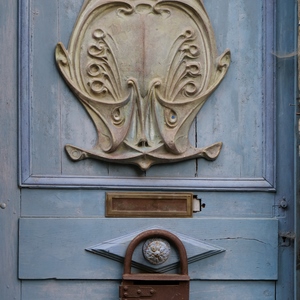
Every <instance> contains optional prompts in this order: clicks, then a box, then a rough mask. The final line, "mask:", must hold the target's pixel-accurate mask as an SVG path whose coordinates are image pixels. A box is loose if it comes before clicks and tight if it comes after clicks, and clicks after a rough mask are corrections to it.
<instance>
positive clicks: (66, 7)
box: [0, 0, 297, 300]
mask: <svg viewBox="0 0 300 300" xmlns="http://www.w3.org/2000/svg"><path fill="white" fill-rule="evenodd" d="M96 2H97V0H92V1H83V0H82V1H70V0H56V1H49V0H22V1H19V5H18V7H17V1H15V0H13V1H12V0H4V1H2V3H1V4H0V15H1V18H0V24H1V28H2V29H3V30H1V31H0V37H1V41H4V42H3V43H2V46H1V47H0V55H1V60H0V79H1V81H0V82H1V96H0V97H1V100H2V104H3V107H4V108H3V109H2V110H1V111H0V114H1V119H0V123H1V130H0V136H1V143H0V153H1V154H2V155H1V157H2V160H1V161H0V166H1V170H2V172H1V173H2V176H1V182H0V184H1V190H0V195H1V197H0V207H1V209H0V225H1V228H4V230H1V232H0V237H1V244H0V245H1V246H0V248H1V253H3V255H1V259H0V262H1V266H2V267H1V268H0V270H1V271H0V275H1V278H3V279H1V280H0V287H1V289H0V298H1V299H5V300H9V299H19V300H21V299H22V300H32V299H38V300H40V299H41V300H44V299H45V300H46V299H47V300H49V299H53V300H54V299H55V300H57V299H64V300H68V299H70V300H71V299H72V300H74V299H76V300H77V299H78V300H79V299H80V300H81V299H106V300H107V299H111V300H113V299H118V297H119V285H120V282H121V278H122V272H123V264H122V257H123V256H122V255H123V254H122V253H121V252H122V249H123V248H122V247H123V246H124V245H127V244H128V242H129V240H130V239H132V238H133V237H134V236H135V235H137V234H138V233H139V232H141V231H144V230H147V229H148V228H154V227H155V228H162V229H165V230H168V231H172V232H174V233H175V234H176V235H177V236H178V237H179V238H180V239H181V240H183V242H184V243H185V246H186V248H187V252H188V258H189V276H190V278H191V283H190V299H192V300H198V299H222V300H223V299H229V300H233V299H241V298H245V299H253V300H258V299H284V300H286V299H296V292H295V290H296V285H295V284H294V275H295V274H294V273H295V271H294V270H295V263H294V255H295V249H294V237H295V230H294V212H295V204H296V201H295V196H294V194H295V193H294V191H295V178H294V174H295V172H294V153H295V124H296V113H295V110H296V108H295V106H293V105H294V104H295V103H296V92H295V91H296V83H295V82H296V58H295V55H294V53H295V51H296V35H297V18H296V12H297V11H296V1H293V0H291V1H284V0H279V1H273V0H272V1H268V0H260V1H249V0H239V1H231V0H222V1H219V0H203V1H200V0H199V1H195V0H182V1H169V2H167V1H157V7H159V5H161V7H160V8H159V9H158V8H157V7H155V5H154V4H153V1H151V0H145V1H137V0H128V1H126V0H124V1H123V0H122V1H109V2H110V3H111V5H109V8H108V9H107V10H105V13H107V11H108V13H107V15H105V14H104V13H102V11H101V10H100V11H101V14H102V15H101V16H102V17H101V22H102V21H103V24H109V25H107V30H108V36H110V37H111V39H112V40H113V39H114V38H115V37H116V36H122V37H123V40H122V41H123V42H124V41H125V42H124V45H125V46H124V47H128V48H126V49H124V48H121V47H119V48H118V47H116V49H117V50H118V51H119V53H120V54H119V58H120V57H121V58H122V59H121V60H120V62H119V63H120V64H121V65H122V66H123V67H124V69H126V70H130V66H129V63H128V61H127V59H129V58H128V57H129V56H130V55H131V54H132V56H133V57H135V56H136V57H138V53H140V52H139V49H140V47H142V46H141V45H140V44H139V43H138V40H137V42H136V43H130V44H128V45H127V44H126V40H129V41H130V40H134V38H135V36H138V35H139V30H140V29H141V28H138V27H137V29H136V31H135V32H133V31H132V30H131V31H130V30H127V29H128V28H127V27H122V26H121V25H120V24H123V23H122V22H121V21H120V23H118V21H116V22H115V21H111V17H112V16H113V15H115V16H116V18H127V17H132V18H133V19H134V20H135V21H134V22H136V24H141V23H138V22H140V20H143V22H144V23H142V24H148V25H147V26H148V27H147V30H148V29H149V32H150V31H151V30H154V29H155V30H156V29H157V32H156V33H155V35H154V34H153V35H151V34H150V35H151V37H152V41H157V44H158V45H159V43H161V42H162V41H163V40H167V39H168V38H169V36H172V34H173V32H175V31H176V30H175V29H176V28H177V27H178V26H179V25H180V26H181V23H180V24H179V25H178V24H177V23H176V24H175V21H174V26H173V27H172V28H173V29H172V30H171V29H170V33H168V32H164V34H165V35H166V38H165V37H164V35H162V36H160V33H159V28H161V27H159V25H158V23H159V22H165V20H172V18H173V17H174V15H175V17H178V18H183V17H182V16H181V15H180V13H179V12H178V11H179V8H181V7H185V8H186V7H188V9H186V11H185V16H188V20H189V19H190V18H191V19H193V16H194V14H195V12H194V10H191V9H190V7H194V6H197V5H198V6H199V7H202V4H203V7H204V9H205V11H206V13H207V16H208V17H209V20H210V21H209V22H210V24H211V28H212V31H213V33H214V38H215V41H216V45H215V46H216V49H215V50H216V52H217V53H218V55H220V54H221V53H222V52H223V51H224V50H225V49H230V53H231V63H230V67H229V69H228V71H227V73H226V75H225V76H224V79H223V80H222V82H220V84H219V86H218V87H217V88H216V90H215V91H214V92H213V93H212V94H211V95H210V96H209V98H208V99H207V101H206V103H205V104H204V105H203V107H202V108H201V110H200V111H199V113H198V114H197V115H195V120H194V122H193V124H192V125H191V128H190V130H189V131H188V140H189V142H190V143H191V145H192V146H193V147H195V148H197V149H198V148H203V147H206V146H208V145H214V144H216V143H219V142H222V149H221V151H220V154H219V155H218V157H217V158H216V159H215V160H213V161H211V160H205V159H202V158H199V157H196V156H193V157H191V158H190V159H189V160H183V159H180V161H178V162H177V161H176V159H175V161H172V162H171V163H163V164H155V165H153V166H151V167H150V168H140V167H139V166H136V165H135V164H130V162H132V161H133V160H132V159H131V160H128V161H125V162H124V161H121V163H120V162H118V161H114V160H113V159H100V160H98V159H94V158H95V155H90V156H92V158H91V159H84V160H79V161H76V162H74V161H73V160H72V159H70V155H69V154H70V153H69V154H68V153H67V152H66V151H65V145H76V147H78V148H80V149H92V148H93V147H94V145H95V144H96V143H97V137H98V133H99V130H98V128H97V126H96V127H95V126H94V124H93V121H94V119H93V117H94V111H93V110H92V108H91V106H89V105H88V104H86V103H87V102H84V105H82V103H80V101H78V99H77V98H76V95H75V94H76V93H75V94H74V93H72V87H71V89H70V88H69V87H68V85H67V84H66V83H65V81H64V79H63V77H62V76H61V75H60V73H59V70H58V69H59V68H57V66H56V62H55V57H54V56H55V55H54V52H55V47H56V45H57V43H58V42H61V43H62V44H64V45H65V46H66V48H68V46H67V45H68V43H69V40H70V38H71V37H72V32H73V28H74V25H75V24H76V20H77V18H78V16H79V15H80V12H82V11H84V9H85V8H87V7H89V5H92V4H93V3H96ZM98 2H101V5H102V3H105V1H104V0H103V1H102V0H100V1H98ZM114 5H115V6H120V8H118V9H116V10H115V11H114V10H113V8H112V7H114ZM133 6H134V7H135V9H134V10H130V9H129V7H133ZM101 7H102V6H101ZM153 7H154V8H153ZM170 7H171V8H170ZM177 10H178V11H177ZM191 11H193V13H191ZM176 14H177V15H176ZM91 15H92V14H91ZM92 16H94V15H92ZM155 18H157V19H155ZM175 19H176V18H175ZM78 20H79V21H80V20H81V19H80V18H79V19H78ZM153 20H154V21H155V22H154V21H153ZM79 21H77V22H79ZM101 22H100V24H101V25H102V23H101ZM166 22H167V21H166ZM172 22H173V21H172ZM189 22H190V21H186V23H184V22H183V23H184V24H183V25H182V28H183V29H184V26H190V24H194V23H189ZM172 24H173V23H172ZM201 24H202V23H201ZM180 26H179V27H180ZM179 27H178V28H179ZM199 27H200V25H199ZM17 28H18V35H17ZM153 28H154V29H153ZM197 28H198V27H197ZM87 30H88V29H87ZM147 30H146V31H145V32H148V31H147ZM151 32H152V31H151ZM176 32H177V31H176ZM176 32H175V33H174V36H175V35H176ZM94 36H95V35H94ZM96 37H97V35H96ZM144 41H146V42H147V39H146V38H145V39H144ZM196 41H197V40H196ZM77 42H78V43H79V42H80V39H78V40H77V41H76V43H77ZM70 44H72V43H70ZM70 44H69V46H70V47H71V46H72V45H70ZM116 44H117V43H116ZM17 46H18V48H17ZM151 46H152V47H150V46H149V47H147V43H146V44H145V45H143V47H145V48H147V55H148V57H150V63H149V61H148V65H147V64H144V68H145V70H147V68H149V74H150V75H149V74H148V75H149V76H148V75H147V76H148V77H147V76H145V78H146V79H147V80H148V79H149V78H150V79H151V76H152V75H153V74H152V73H153V72H154V71H152V69H151V62H152V61H153V62H155V63H157V64H158V63H159V62H160V60H159V58H158V56H159V55H161V56H163V55H164V51H160V50H157V49H156V44H155V43H154V44H151ZM74 47H75V48H76V45H74ZM158 47H159V46H158ZM203 47H204V46H203ZM131 48H132V50H131ZM152 48H153V49H152ZM17 49H18V50H17ZM128 49H130V50H128ZM110 51H112V50H110ZM110 53H112V52H110ZM122 53H123V54H122ZM124 53H125V54H126V55H125V54H124ZM153 53H154V54H153ZM122 55H123V56H122ZM210 55H213V54H212V53H209V54H208V57H211V56H210ZM130 59H131V58H130ZM142 61H144V60H142ZM145 70H144V71H143V72H146V71H145ZM161 70H164V68H161ZM218 70H220V69H218ZM151 72H152V73H151ZM129 73H130V72H129V71H128V74H129ZM128 74H127V75H128ZM143 74H144V73H143ZM127 75H126V76H127ZM129 75H130V76H131V74H129ZM129 75H128V78H129ZM134 75H135V76H136V79H137V82H139V80H140V78H139V76H138V75H139V72H136V73H135V74H134ZM80 76H81V75H80ZM80 76H79V77H80ZM132 76H133V75H132ZM153 76H154V75H153ZM130 78H131V77H130ZM184 78H185V77H184ZM204 85H205V84H204ZM17 86H18V89H17ZM69 86H70V85H69ZM82 86H83V85H82ZM187 91H189V90H187ZM96 92H97V91H96ZM144 94H146V92H145V91H143V88H141V95H142V96H143V95H144ZM158 94H159V93H158ZM161 102H162V101H161ZM137 107H138V105H137ZM17 109H18V113H17ZM136 111H137V112H136V113H137V115H138V108H137V110H136ZM91 116H92V118H91ZM117 117H119V115H118V116H117ZM157 118H158V121H159V120H160V119H159V117H157ZM171 121H172V118H171ZM158 127H159V125H158ZM159 130H160V129H159ZM17 131H18V132H19V134H18V140H19V142H18V143H17ZM137 131H138V129H137ZM160 132H161V131H160ZM149 134H150V133H149ZM150 135H151V134H150ZM162 135H163V134H162ZM185 138H187V136H185ZM164 140H165V141H167V140H168V134H166V137H165V138H164ZM170 143H171V142H170ZM170 143H169V144H168V145H169V148H170V149H171V150H172V149H173V148H172V146H170ZM17 149H18V153H19V154H18V155H17ZM122 149H123V148H122ZM172 151H173V150H172ZM174 151H175V150H174ZM176 151H177V150H176ZM176 151H175V152H176ZM124 153H125V154H124V155H126V153H127V152H126V151H125V150H124ZM121 155H123V153H121ZM159 155H161V153H160V154H159ZM159 155H157V157H158V156H159ZM87 156H88V155H87ZM112 156H113V155H112ZM112 156H110V158H111V157H112ZM157 157H156V159H158V158H157ZM159 157H160V156H159ZM155 161H157V160H155ZM160 162H165V161H163V159H162V160H161V161H160ZM18 180H19V187H18ZM129 192H130V193H133V194H134V195H140V194H142V193H143V194H145V193H146V194H147V193H148V194H151V193H165V194H166V195H169V194H170V193H171V194H174V195H181V193H183V192H184V193H187V194H188V193H192V194H193V197H194V203H198V202H197V201H199V199H201V203H202V204H203V203H205V207H204V205H202V206H203V207H202V209H201V211H199V209H196V208H195V209H194V212H193V213H192V216H189V217H184V218H183V217H180V215H176V217H175V218H174V216H172V215H170V216H165V215H163V216H161V217H153V215H152V216H150V217H149V216H141V217H139V218H136V217H135V216H134V215H132V214H131V215H129V217H124V215H122V218H120V217H115V216H112V217H108V215H107V211H106V205H107V204H106V198H107V195H109V193H118V194H119V195H122V194H127V193H129ZM197 199H198V200H197ZM126 243H127V244H126ZM86 249H88V250H89V251H87V250H86ZM103 249H104V250H103ZM120 249H121V250H120ZM95 253H96V254H95ZM97 253H98V254H99V253H100V254H102V255H97ZM142 260H143V258H142V257H141V258H137V263H138V264H136V265H135V266H136V267H137V269H139V267H140V266H141V265H142V266H144V269H145V263H144V262H142ZM171 265H172V264H171V263H166V264H165V265H164V268H162V269H161V270H160V271H161V272H169V271H170V272H175V271H174V270H173V269H172V268H171ZM141 268H142V269H143V267H141ZM154 269H155V268H154ZM135 271H136V270H135ZM148 271H149V269H148ZM137 272H139V271H137Z"/></svg>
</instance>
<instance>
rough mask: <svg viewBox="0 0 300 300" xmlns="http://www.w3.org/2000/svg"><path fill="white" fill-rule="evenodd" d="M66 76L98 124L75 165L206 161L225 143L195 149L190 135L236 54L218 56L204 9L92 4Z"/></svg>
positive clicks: (62, 56)
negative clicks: (95, 136) (95, 137)
mask: <svg viewBox="0 0 300 300" xmlns="http://www.w3.org/2000/svg"><path fill="white" fill-rule="evenodd" d="M56 61H57V65H58V67H59V70H60V72H61V74H62V76H63V77H64V79H65V81H66V83H67V84H68V85H69V87H70V89H71V90H72V91H73V93H74V94H75V95H76V97H77V98H78V99H79V101H80V102H81V103H82V105H83V106H84V107H85V109H86V110H87V112H88V113H89V115H90V117H91V118H92V120H93V122H94V124H95V127H96V129H97V133H98V141H97V143H96V145H95V146H94V148H92V149H90V150H86V149H82V148H79V147H75V146H71V145H66V151H67V153H68V154H69V156H70V157H71V158H72V159H73V160H75V161H76V160H81V159H85V158H96V159H101V160H105V161H112V162H119V163H130V164H136V165H138V166H139V167H140V168H141V169H143V170H146V169H148V168H149V167H150V166H151V165H153V164H158V163H168V162H176V161H181V160H186V159H190V158H198V157H203V158H205V159H208V160H214V159H216V158H217V157H218V155H219V153H220V150H221V147H222V143H221V142H219V143H216V144H213V145H210V146H208V147H204V148H195V147H193V146H192V145H191V144H190V141H189V138H188V135H189V130H190V127H191V125H192V123H193V121H194V119H195V117H196V115H197V113H198V112H199V110H200V109H201V107H202V106H203V104H204V103H205V101H206V100H207V99H208V97H209V96H210V94H211V93H212V92H213V91H214V90H215V89H216V88H217V86H218V85H219V83H220V82H221V80H222V79H223V78H224V76H225V74H226V72H227V69H228V67H229V64H230V51H229V50H226V51H225V52H224V53H223V54H222V55H221V56H219V57H218V56H217V51H216V46H215V40H214V34H213V30H212V28H211V24H210V21H209V18H208V16H207V14H206V11H205V9H204V7H203V4H202V2H201V1H196V0H185V1H176V0H174V1H153V0H148V1H147V0H144V1H138V0H131V1H130V0H128V1H123V0H121V1H107V0H86V1H85V2H84V4H83V7H82V10H81V12H80V15H79V17H78V19H77V22H76V24H75V27H74V31H73V34H72V36H71V39H70V43H69V48H68V50H66V48H65V47H64V45H63V44H62V43H58V44H57V47H56Z"/></svg>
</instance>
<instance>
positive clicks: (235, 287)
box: [23, 280, 275, 300]
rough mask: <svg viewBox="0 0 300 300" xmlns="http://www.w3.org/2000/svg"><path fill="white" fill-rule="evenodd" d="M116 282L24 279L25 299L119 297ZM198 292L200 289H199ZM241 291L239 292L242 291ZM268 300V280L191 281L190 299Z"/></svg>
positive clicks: (270, 295) (271, 293)
mask: <svg viewBox="0 0 300 300" xmlns="http://www.w3.org/2000/svg"><path fill="white" fill-rule="evenodd" d="M118 288H119V282H116V281H111V282H109V283H108V282H99V281H96V280H95V281H79V280H72V281H64V280H59V281H55V280H44V281H30V280H26V281H24V282H23V297H24V298H23V299H24V300H32V299H39V300H82V299H88V298H90V299H105V300H116V299H118V296H119V295H118ZM199 291H201V292H199ZM241 291H242V292H241ZM241 293H242V295H243V296H242V297H243V299H253V300H254V299H255V300H271V299H275V284H274V282H271V281H263V282H255V281H199V282H197V281H196V282H191V295H190V299H195V300H198V299H199V297H201V300H202V299H203V300H211V299H214V300H224V294H226V298H225V299H230V300H240V299H241Z"/></svg>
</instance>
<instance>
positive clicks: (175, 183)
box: [18, 0, 276, 192]
mask: <svg viewBox="0 0 300 300" xmlns="http://www.w3.org/2000/svg"><path fill="white" fill-rule="evenodd" d="M274 3H275V1H268V0H264V1H263V8H264V28H263V29H264V32H265V34H263V39H264V41H263V45H264V49H263V59H264V60H265V62H266V63H265V64H264V70H263V74H264V75H265V76H264V79H263V92H264V95H263V96H262V100H263V105H264V108H265V109H264V111H263V112H262V113H263V129H262V131H263V146H262V147H263V149H262V153H263V158H262V164H263V166H262V174H261V176H260V177H255V178H234V177H233V178H199V177H198V178H195V177H193V178H187V177H183V178H180V177H177V178H172V177H164V178H150V177H140V178H126V177H110V176H69V175H64V174H62V175H59V174H57V175H56V174H54V175H52V174H51V175H50V174H34V172H33V169H32V157H31V98H32V82H31V81H32V80H31V70H30V61H31V48H30V47H31V32H30V26H31V24H30V19H31V18H30V13H31V8H30V1H29V0H24V1H21V2H20V5H19V20H20V22H19V63H18V65H19V86H18V90H19V162H20V164H19V165H20V170H19V184H20V186H22V187H45V188H51V187H53V188H55V187H75V188H76V187H81V188H91V187H101V188H111V189H131V190H132V189H144V190H153V189H160V190H182V189H184V190H194V191H195V190H214V191H216V190H217V191H235V190H239V191H271V192H273V191H275V190H276V181H275V178H276V176H275V174H276V133H275V128H276V127H275V113H276V111H275V109H276V108H275V92H274V90H275V76H274V75H275V57H274V55H273V54H274V48H275V46H274V45H275V34H274V29H273V28H274V26H270V24H274V21H275V13H274V12H275V9H274V5H275V4H274ZM54 63H55V61H54V58H53V64H54ZM57 76H58V78H60V77H59V74H57Z"/></svg>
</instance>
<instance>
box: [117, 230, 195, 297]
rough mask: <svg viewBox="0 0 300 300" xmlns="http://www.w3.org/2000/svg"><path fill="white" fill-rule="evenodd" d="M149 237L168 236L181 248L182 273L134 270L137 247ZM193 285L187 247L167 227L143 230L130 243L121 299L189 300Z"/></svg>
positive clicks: (179, 250) (120, 292)
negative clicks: (190, 289)
mask: <svg viewBox="0 0 300 300" xmlns="http://www.w3.org/2000/svg"><path fill="white" fill-rule="evenodd" d="M149 238H163V239H166V240H168V241H169V242H170V243H171V244H173V245H174V246H175V248H177V250H178V252H179V257H180V269H181V274H154V273H136V274H134V273H131V260H132V255H133V252H134V250H135V248H136V247H137V246H138V245H139V244H140V243H141V242H142V241H143V240H145V239H149ZM189 288H190V277H189V275H188V262H187V255H186V250H185V247H184V245H183V243H182V242H181V240H180V239H179V238H178V237H177V236H175V235H174V234H172V233H170V232H168V231H165V230H161V229H153V230H148V231H145V232H142V233H141V234H139V235H138V236H136V237H135V238H134V239H133V240H132V241H131V242H130V244H129V246H128V248H127V251H126V255H125V260H124V273H123V281H122V284H121V285H120V289H119V296H120V300H129V299H135V300H143V299H145V300H148V299H149V300H150V299H151V300H170V299H172V300H188V299H189Z"/></svg>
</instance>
